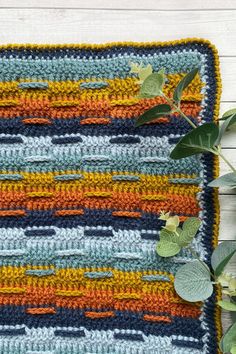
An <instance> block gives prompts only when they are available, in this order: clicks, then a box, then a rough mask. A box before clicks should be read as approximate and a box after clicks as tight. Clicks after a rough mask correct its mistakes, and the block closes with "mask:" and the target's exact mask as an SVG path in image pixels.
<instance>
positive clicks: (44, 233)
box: [25, 229, 56, 236]
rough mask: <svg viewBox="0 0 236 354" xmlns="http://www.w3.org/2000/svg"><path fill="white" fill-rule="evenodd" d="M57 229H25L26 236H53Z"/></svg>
mask: <svg viewBox="0 0 236 354" xmlns="http://www.w3.org/2000/svg"><path fill="white" fill-rule="evenodd" d="M53 235H56V231H55V230H53V229H33V230H25V236H53Z"/></svg>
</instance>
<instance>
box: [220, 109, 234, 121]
mask: <svg viewBox="0 0 236 354" xmlns="http://www.w3.org/2000/svg"><path fill="white" fill-rule="evenodd" d="M234 114H236V108H232V109H229V110H228V111H227V112H225V113H224V114H223V116H222V118H220V120H225V119H227V118H229V117H230V116H232V115H234Z"/></svg>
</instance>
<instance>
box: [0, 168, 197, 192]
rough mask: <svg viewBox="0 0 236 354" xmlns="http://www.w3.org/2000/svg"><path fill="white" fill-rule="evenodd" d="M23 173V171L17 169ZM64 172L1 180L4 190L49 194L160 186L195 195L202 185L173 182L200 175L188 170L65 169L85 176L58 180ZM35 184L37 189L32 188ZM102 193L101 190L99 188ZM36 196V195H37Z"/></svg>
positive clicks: (132, 189)
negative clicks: (166, 172) (122, 178)
mask: <svg viewBox="0 0 236 354" xmlns="http://www.w3.org/2000/svg"><path fill="white" fill-rule="evenodd" d="M0 174H14V172H9V171H8V172H7V171H0ZM17 174H19V173H17ZM58 175H60V174H59V173H58V172H47V173H28V172H22V173H21V176H22V179H21V180H18V181H17V180H16V181H8V180H4V181H1V183H0V191H2V192H25V193H27V192H29V193H36V194H37V193H40V191H41V193H43V194H45V195H47V194H48V193H50V192H51V190H52V189H53V191H56V192H57V191H58V192H62V191H70V192H73V191H78V190H81V191H83V190H86V191H87V192H89V190H90V191H91V193H92V192H95V188H99V189H100V191H101V192H102V191H106V192H107V193H109V192H142V193H147V192H148V191H149V192H151V191H156V189H157V186H158V190H159V192H162V193H165V192H166V193H168V194H171V193H174V194H177V193H178V194H182V195H195V194H196V193H197V192H199V191H200V190H201V189H200V187H199V186H198V185H186V184H172V183H170V182H169V179H172V178H192V179H194V178H197V176H196V175H186V174H171V175H168V176H164V175H163V176H156V175H146V174H138V173H128V172H122V173H121V172H119V173H118V172H112V173H98V172H84V171H63V173H61V175H82V178H81V179H77V180H76V179H75V180H64V181H61V180H56V179H55V176H58ZM116 175H125V176H135V177H139V180H137V181H120V180H118V181H117V180H113V179H112V177H113V176H116ZM32 188H33V189H34V190H35V192H34V191H32ZM97 192H98V193H99V191H98V190H97ZM35 196H36V195H35Z"/></svg>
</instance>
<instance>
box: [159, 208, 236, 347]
mask: <svg viewBox="0 0 236 354" xmlns="http://www.w3.org/2000/svg"><path fill="white" fill-rule="evenodd" d="M159 219H161V220H163V221H165V225H164V226H163V227H162V229H161V231H160V241H158V242H157V248H156V251H157V254H158V255H159V256H161V257H173V256H176V255H177V254H178V253H180V252H181V250H182V249H184V248H185V249H188V250H189V251H190V252H191V254H192V256H193V258H194V260H193V261H191V262H188V263H186V264H185V265H183V266H181V267H180V268H179V269H178V271H177V272H176V274H175V280H174V287H175V290H176V292H177V294H178V295H179V296H180V297H181V298H183V299H184V300H186V301H189V302H196V301H204V300H206V299H208V298H209V297H210V296H211V295H212V294H213V292H214V285H216V284H217V285H218V286H221V288H222V293H223V294H224V295H226V296H227V297H228V300H227V301H226V300H221V301H218V305H219V306H220V307H222V308H223V309H225V310H227V311H230V312H235V311H236V278H234V277H233V276H232V275H231V274H228V273H225V272H224V269H225V267H226V266H227V264H228V263H229V261H230V260H231V258H232V257H233V255H234V254H235V253H236V242H233V241H231V242H227V241H225V242H222V243H221V244H220V245H219V246H218V247H216V248H215V250H214V252H213V253H212V256H211V268H212V270H210V268H209V267H208V265H207V264H206V263H205V262H204V261H203V260H202V259H201V258H200V256H199V255H198V253H197V252H196V251H195V250H194V248H193V247H192V245H191V243H192V241H193V239H194V237H195V236H196V235H197V233H198V231H199V228H200V226H201V221H200V219H199V218H194V217H190V218H187V219H186V220H185V221H184V223H183V225H182V228H181V227H180V220H179V217H178V216H177V215H173V216H171V215H170V212H168V213H164V212H161V215H160V217H159ZM235 330H236V323H234V324H233V325H232V326H231V327H230V328H229V329H228V331H227V332H226V334H225V335H224V336H223V337H222V339H221V342H220V347H221V350H222V351H223V352H224V353H227V352H230V353H235V347H236V337H235V333H234V331H235Z"/></svg>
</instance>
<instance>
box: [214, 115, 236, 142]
mask: <svg viewBox="0 0 236 354" xmlns="http://www.w3.org/2000/svg"><path fill="white" fill-rule="evenodd" d="M234 123H236V113H235V114H233V115H232V116H229V117H228V118H226V119H225V121H224V122H223V124H222V125H221V126H220V130H219V135H218V138H217V141H216V145H219V143H220V141H221V138H222V136H223V135H224V133H225V131H226V129H227V128H229V127H230V126H231V125H233V124H234Z"/></svg>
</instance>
